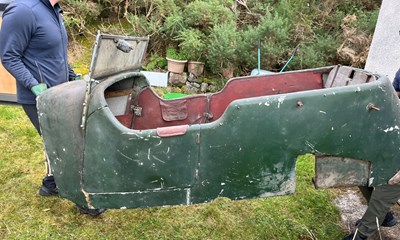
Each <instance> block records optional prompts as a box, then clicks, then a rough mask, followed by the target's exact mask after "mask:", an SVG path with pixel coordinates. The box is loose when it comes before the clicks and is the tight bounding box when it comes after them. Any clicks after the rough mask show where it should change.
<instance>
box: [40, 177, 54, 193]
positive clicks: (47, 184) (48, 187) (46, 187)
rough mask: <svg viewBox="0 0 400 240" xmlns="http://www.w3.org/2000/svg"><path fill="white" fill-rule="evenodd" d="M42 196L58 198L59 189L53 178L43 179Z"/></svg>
mask: <svg viewBox="0 0 400 240" xmlns="http://www.w3.org/2000/svg"><path fill="white" fill-rule="evenodd" d="M39 195H40V196H45V197H46V196H58V189H57V186H56V182H55V181H54V177H53V176H46V177H45V178H43V181H42V186H41V187H40V189H39Z"/></svg>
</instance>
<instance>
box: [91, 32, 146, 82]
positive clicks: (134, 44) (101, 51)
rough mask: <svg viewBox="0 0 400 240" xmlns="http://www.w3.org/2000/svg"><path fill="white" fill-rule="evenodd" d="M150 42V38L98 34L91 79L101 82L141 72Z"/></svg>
mask: <svg viewBox="0 0 400 240" xmlns="http://www.w3.org/2000/svg"><path fill="white" fill-rule="evenodd" d="M148 42H149V38H148V37H146V38H140V37H129V36H118V35H106V34H98V35H97V38H96V44H95V46H94V52H93V55H92V61H91V64H90V73H89V75H90V77H91V78H92V79H96V80H97V81H99V80H102V78H104V77H106V76H110V75H115V74H118V73H121V72H127V71H139V69H140V67H141V64H142V61H143V59H144V57H145V53H146V49H147V44H148Z"/></svg>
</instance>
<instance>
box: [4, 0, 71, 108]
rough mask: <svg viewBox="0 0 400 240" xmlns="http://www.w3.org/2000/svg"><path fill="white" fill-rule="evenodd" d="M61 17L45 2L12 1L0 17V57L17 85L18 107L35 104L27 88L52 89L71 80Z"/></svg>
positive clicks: (57, 7)
mask: <svg viewBox="0 0 400 240" xmlns="http://www.w3.org/2000/svg"><path fill="white" fill-rule="evenodd" d="M61 13H62V10H61V8H60V6H59V5H58V4H55V6H54V8H53V6H52V5H51V4H50V2H49V0H16V1H14V2H13V3H11V4H10V5H9V6H8V7H7V8H6V9H5V11H4V13H3V23H2V27H1V31H0V57H1V61H2V64H3V66H4V67H5V68H6V69H7V70H8V71H9V72H10V73H11V75H13V76H14V77H15V79H16V81H17V102H18V103H20V104H35V103H36V96H35V95H34V94H33V93H32V91H31V88H32V87H33V86H35V85H37V84H39V83H46V85H47V87H52V86H55V85H58V84H61V83H64V82H67V81H68V80H70V79H74V78H75V74H74V72H73V71H72V70H71V68H70V67H69V65H68V38H67V32H66V30H65V26H64V22H63V19H62V16H61ZM0 81H1V79H0Z"/></svg>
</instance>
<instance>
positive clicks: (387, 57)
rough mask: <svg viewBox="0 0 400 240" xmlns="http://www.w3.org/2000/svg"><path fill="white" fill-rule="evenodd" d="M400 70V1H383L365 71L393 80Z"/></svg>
mask: <svg viewBox="0 0 400 240" xmlns="http://www.w3.org/2000/svg"><path fill="white" fill-rule="evenodd" d="M399 68H400V0H383V1H382V5H381V9H380V11H379V17H378V22H377V24H376V28H375V32H374V36H373V39H372V43H371V47H370V50H369V53H368V58H367V62H366V65H365V70H368V71H371V72H373V73H380V74H384V75H387V76H388V77H389V79H390V80H393V78H394V75H395V73H396V71H397V70H398V69H399Z"/></svg>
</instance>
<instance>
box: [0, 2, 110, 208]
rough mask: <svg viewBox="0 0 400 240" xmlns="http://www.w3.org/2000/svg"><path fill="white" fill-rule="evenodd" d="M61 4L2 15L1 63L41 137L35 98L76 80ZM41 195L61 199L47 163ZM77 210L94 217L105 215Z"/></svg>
mask: <svg viewBox="0 0 400 240" xmlns="http://www.w3.org/2000/svg"><path fill="white" fill-rule="evenodd" d="M59 1H60V0H15V1H14V2H12V3H11V4H10V5H8V6H7V7H6V9H5V11H4V13H3V23H2V28H1V31H0V58H1V62H2V64H3V66H4V67H5V68H6V69H7V71H9V72H10V73H11V75H13V77H14V78H15V79H16V84H17V102H18V103H20V104H21V105H22V108H23V109H24V111H25V113H26V115H27V116H28V118H29V119H30V121H31V122H32V124H33V125H34V126H35V128H36V130H37V131H38V133H39V134H41V133H40V127H39V119H38V114H37V108H36V97H37V96H39V95H40V94H41V93H42V92H43V91H46V89H48V88H51V87H53V86H56V85H59V84H62V83H65V82H67V81H70V80H74V79H75V77H76V74H75V73H74V72H73V70H72V69H71V67H70V66H69V64H68V37H67V31H66V29H65V26H64V22H63V18H62V9H61V7H60V5H59V4H58V2H59ZM0 81H1V80H0ZM39 194H40V195H41V196H54V195H58V189H57V185H56V182H55V180H54V177H53V176H52V174H51V168H50V167H49V164H48V163H47V175H46V176H45V177H44V178H43V181H42V186H41V187H40V189H39ZM77 207H78V208H79V210H80V211H81V212H82V213H85V214H90V215H93V216H96V215H99V214H100V213H102V212H104V211H105V209H87V208H84V207H80V206H77Z"/></svg>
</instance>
